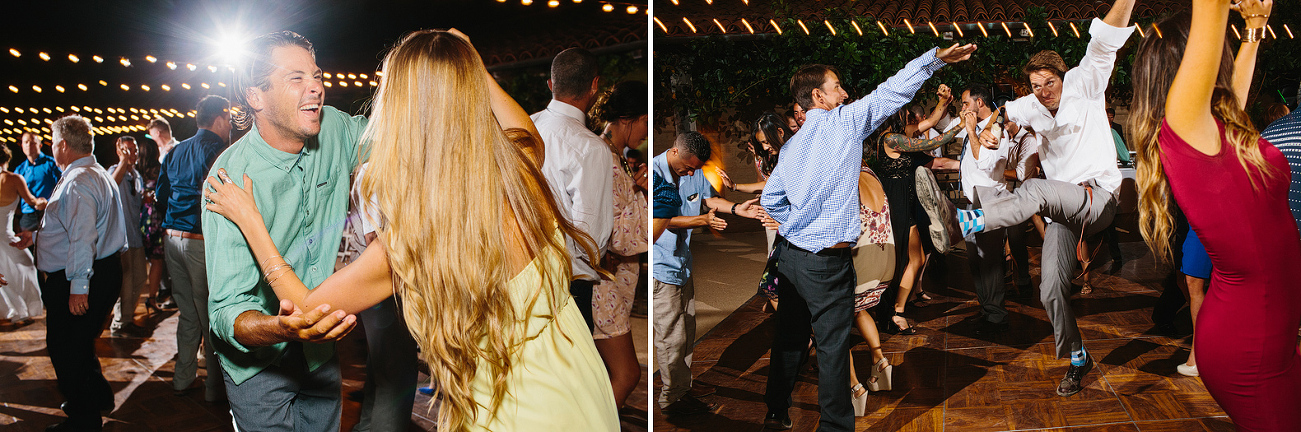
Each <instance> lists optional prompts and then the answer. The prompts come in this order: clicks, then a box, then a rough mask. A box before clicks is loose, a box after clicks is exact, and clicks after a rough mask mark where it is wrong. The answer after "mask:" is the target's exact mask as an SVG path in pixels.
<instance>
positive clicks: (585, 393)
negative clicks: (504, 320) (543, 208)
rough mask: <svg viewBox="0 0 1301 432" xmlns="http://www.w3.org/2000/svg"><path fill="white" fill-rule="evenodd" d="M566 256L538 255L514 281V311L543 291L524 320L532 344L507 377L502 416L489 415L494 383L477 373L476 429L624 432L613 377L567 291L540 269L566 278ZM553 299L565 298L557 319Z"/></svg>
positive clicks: (482, 365)
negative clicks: (546, 280)
mask: <svg viewBox="0 0 1301 432" xmlns="http://www.w3.org/2000/svg"><path fill="white" fill-rule="evenodd" d="M560 258H561V256H560V255H559V254H557V253H555V252H554V251H550V252H547V253H543V254H539V255H538V256H537V257H535V258H534V259H533V261H532V262H530V263H529V265H528V266H527V267H525V268H524V270H523V271H521V272H520V273H519V274H518V275H516V276H515V278H514V279H511V281H510V282H509V283H508V285H509V289H510V293H511V299H512V300H513V301H514V302H515V306H516V310H521V311H522V310H525V308H527V307H528V303H529V301H530V299H531V298H532V297H533V293H534V292H536V291H537V290H538V289H541V290H543V291H542V292H541V293H540V294H539V295H538V299H537V302H536V303H535V304H534V305H533V308H532V310H530V311H529V314H528V317H527V318H526V319H527V329H528V330H527V336H526V337H527V339H526V340H525V342H524V343H523V347H522V348H521V349H520V352H519V353H518V354H517V357H516V358H515V363H514V365H513V366H512V368H511V370H510V372H509V375H508V377H507V385H506V391H507V395H506V396H505V398H504V399H503V401H502V404H501V408H500V410H498V411H497V415H496V417H493V418H489V414H488V406H489V404H490V403H491V401H492V396H491V395H492V393H491V389H492V378H491V377H490V376H488V374H486V373H478V374H475V378H474V382H473V391H474V400H475V402H476V403H478V404H479V407H478V413H477V414H478V416H477V417H478V422H477V424H475V425H474V426H473V427H471V429H472V430H491V431H494V432H509V431H565V432H570V431H612V432H614V431H618V430H619V413H618V410H617V409H616V408H615V406H614V390H613V389H612V388H611V387H610V376H609V374H608V373H606V370H605V364H604V363H603V362H602V361H601V356H600V354H599V353H597V351H596V345H595V344H594V343H593V342H592V333H591V332H590V331H589V330H588V328H587V323H586V322H584V321H583V316H582V314H580V313H579V312H578V307H577V305H576V304H574V299H573V297H572V296H570V294H569V287H568V286H567V285H564V284H553V285H555V286H545V285H543V282H542V275H541V273H539V272H538V267H539V266H548V267H547V268H548V269H549V270H550V271H551V272H552V273H553V274H555V273H560V272H561V271H563V270H564V268H565V267H567V266H569V263H568V262H564V261H562V260H561V259H560ZM548 295H551V296H556V297H561V298H563V299H564V300H563V301H562V302H561V305H562V306H561V308H560V311H559V313H554V312H553V311H552V310H551V307H550V306H549V305H548V302H547V296H548ZM553 315H554V319H553V318H552V316H553ZM520 324H521V325H524V323H523V322H521V323H520ZM479 370H480V371H486V370H488V369H487V366H486V364H485V363H482V362H481V363H480V365H479ZM485 422H486V424H485Z"/></svg>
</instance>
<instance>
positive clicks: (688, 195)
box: [651, 153, 714, 285]
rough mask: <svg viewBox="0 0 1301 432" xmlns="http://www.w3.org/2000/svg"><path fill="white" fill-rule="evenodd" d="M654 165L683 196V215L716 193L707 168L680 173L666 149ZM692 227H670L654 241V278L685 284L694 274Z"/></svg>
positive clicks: (694, 212) (680, 211)
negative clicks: (672, 165)
mask: <svg viewBox="0 0 1301 432" xmlns="http://www.w3.org/2000/svg"><path fill="white" fill-rule="evenodd" d="M651 169H652V170H654V172H655V174H659V175H660V177H663V178H664V181H666V182H669V184H670V185H671V186H672V187H673V188H674V189H676V190H677V193H678V195H679V196H680V197H681V198H682V200H681V202H682V205H681V207H679V208H677V211H678V215H680V216H699V215H701V214H702V212H701V209H703V207H701V205H702V204H704V202H705V199H706V198H709V197H712V196H714V189H713V187H712V186H710V185H709V180H706V179H705V174H704V171H702V170H699V169H697V170H696V172H695V174H694V175H689V176H682V177H677V176H675V175H673V169H672V168H670V167H669V161H668V159H667V157H666V156H665V155H664V153H660V155H659V156H655V159H654V160H652V161H651ZM691 231H693V230H692V229H691V228H679V229H667V230H664V234H660V239H659V241H656V242H655V268H654V269H652V271H651V275H652V276H653V277H654V278H655V280H657V281H660V282H663V283H666V284H672V285H682V284H685V283H686V281H687V279H688V278H690V277H691Z"/></svg>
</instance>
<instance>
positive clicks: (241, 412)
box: [203, 32, 366, 431]
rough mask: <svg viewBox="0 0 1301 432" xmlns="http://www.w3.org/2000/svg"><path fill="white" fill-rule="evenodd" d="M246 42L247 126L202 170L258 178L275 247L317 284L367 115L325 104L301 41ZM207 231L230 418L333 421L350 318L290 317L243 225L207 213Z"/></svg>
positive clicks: (246, 425) (289, 37)
mask: <svg viewBox="0 0 1301 432" xmlns="http://www.w3.org/2000/svg"><path fill="white" fill-rule="evenodd" d="M253 44H254V49H253V50H252V51H254V58H253V59H252V61H250V62H249V63H250V66H248V67H247V69H246V70H245V71H243V75H242V78H244V79H243V80H241V82H240V83H239V85H238V86H237V88H238V89H240V91H241V94H237V95H236V98H237V100H238V101H240V102H243V105H244V107H245V109H247V110H249V112H250V113H251V114H252V115H253V118H254V125H253V128H252V130H250V131H249V133H248V134H247V135H245V136H244V137H243V138H242V139H240V140H239V141H237V142H235V144H233V145H231V146H230V148H229V149H227V150H226V151H225V152H224V153H222V154H221V156H219V157H218V158H217V160H216V162H215V163H214V164H213V166H212V170H211V171H210V172H209V175H212V176H216V173H217V170H218V169H223V168H224V169H225V170H226V172H227V173H229V175H230V176H233V177H235V178H240V176H241V175H243V174H248V176H249V177H250V178H252V179H253V194H254V197H255V198H256V199H257V205H258V210H259V211H261V213H262V216H263V217H264V218H265V220H266V224H267V228H268V230H269V231H270V233H271V237H272V238H273V239H274V240H275V243H276V244H277V245H279V246H280V248H281V251H280V253H281V254H282V255H284V258H285V261H286V262H288V263H289V264H290V265H292V266H293V268H294V271H295V272H296V273H297V275H298V277H299V278H301V279H302V281H303V283H304V284H305V285H306V286H308V287H309V288H315V287H316V286H317V285H319V284H320V283H321V282H322V281H324V280H325V278H326V277H328V276H329V275H330V274H332V273H333V272H334V261H335V255H336V253H337V251H338V250H339V241H340V239H341V238H342V234H343V226H344V224H343V222H344V219H345V218H346V216H347V211H348V191H349V186H350V185H349V174H350V173H351V172H352V170H353V168H354V167H356V166H357V160H358V142H359V141H360V139H361V134H362V131H363V130H364V129H365V127H366V119H365V118H364V117H360V116H356V117H350V116H348V115H347V114H344V113H343V112H340V111H339V110H337V109H334V108H332V107H328V106H324V105H323V104H322V102H323V100H324V91H325V89H324V87H323V86H322V84H321V70H320V69H319V68H318V67H317V66H316V61H315V54H314V51H313V50H312V47H311V43H310V42H308V41H307V39H305V38H303V37H302V36H299V35H297V34H294V33H292V32H280V33H273V34H270V35H266V36H263V37H261V38H258V39H257V40H255V41H254V43H253ZM203 233H204V236H205V237H206V244H205V251H206V254H207V271H208V281H209V284H210V294H209V300H208V304H209V311H210V320H211V326H212V331H213V334H214V335H215V336H216V340H215V342H216V351H217V354H218V356H219V357H220V359H221V363H222V367H223V368H224V369H225V372H226V375H225V381H226V389H227V394H228V398H229V400H230V404H231V411H232V413H233V414H234V417H235V422H236V424H237V425H238V426H239V427H240V429H246V430H262V429H277V428H281V427H283V428H285V429H288V430H322V431H325V430H330V431H337V430H339V417H340V414H341V412H342V404H341V401H340V399H339V391H340V385H341V381H340V375H339V364H338V359H337V358H336V357H335V354H334V344H333V341H332V340H331V339H332V338H337V337H341V336H342V335H343V334H346V333H347V330H350V329H351V327H352V326H353V325H355V323H356V318H355V317H353V316H345V315H344V313H343V312H342V311H335V312H334V313H329V311H322V310H314V311H306V313H295V314H292V315H291V314H290V312H291V311H290V310H286V306H281V302H280V301H279V300H278V299H277V297H276V294H275V292H274V291H272V289H271V287H270V286H269V285H268V284H267V281H266V280H265V279H264V278H263V276H262V269H261V268H259V266H258V263H257V262H255V260H254V258H253V255H252V252H250V251H249V247H248V244H247V242H246V241H245V240H244V236H243V235H242V234H241V233H240V230H239V228H238V227H236V226H235V225H234V224H233V223H231V222H230V221H229V220H227V219H226V218H225V217H223V216H221V215H219V214H216V213H213V212H211V211H204V212H203ZM288 309H292V305H288ZM210 379H213V378H211V377H210ZM295 422H297V423H298V424H295Z"/></svg>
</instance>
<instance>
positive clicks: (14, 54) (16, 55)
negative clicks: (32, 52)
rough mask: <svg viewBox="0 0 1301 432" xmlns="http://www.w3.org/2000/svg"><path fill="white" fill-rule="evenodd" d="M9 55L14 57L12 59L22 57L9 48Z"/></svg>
mask: <svg viewBox="0 0 1301 432" xmlns="http://www.w3.org/2000/svg"><path fill="white" fill-rule="evenodd" d="M9 54H10V55H12V56H14V57H22V56H23V54H22V53H20V52H18V50H16V49H13V48H9Z"/></svg>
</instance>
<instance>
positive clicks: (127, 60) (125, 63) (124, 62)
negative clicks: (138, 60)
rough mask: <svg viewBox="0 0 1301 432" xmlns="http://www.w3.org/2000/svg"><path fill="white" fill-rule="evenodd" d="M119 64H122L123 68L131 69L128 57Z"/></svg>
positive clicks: (119, 61)
mask: <svg viewBox="0 0 1301 432" xmlns="http://www.w3.org/2000/svg"><path fill="white" fill-rule="evenodd" d="M118 63H122V66H126V67H131V59H129V58H126V57H122V59H121V60H118Z"/></svg>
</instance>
